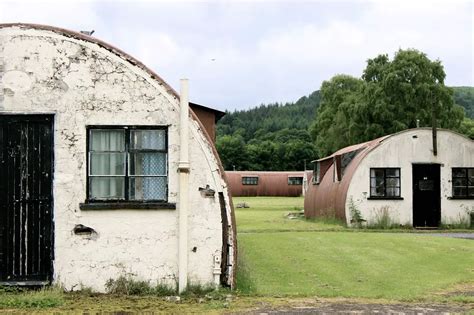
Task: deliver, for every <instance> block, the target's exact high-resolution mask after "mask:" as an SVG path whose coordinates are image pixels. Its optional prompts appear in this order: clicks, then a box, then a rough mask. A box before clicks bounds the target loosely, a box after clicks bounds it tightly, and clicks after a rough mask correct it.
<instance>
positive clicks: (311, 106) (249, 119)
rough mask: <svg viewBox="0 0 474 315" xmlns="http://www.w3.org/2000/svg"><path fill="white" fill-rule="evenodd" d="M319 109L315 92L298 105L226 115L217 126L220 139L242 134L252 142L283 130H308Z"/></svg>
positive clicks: (301, 100)
mask: <svg viewBox="0 0 474 315" xmlns="http://www.w3.org/2000/svg"><path fill="white" fill-rule="evenodd" d="M318 106H319V91H315V92H313V93H311V94H310V95H309V96H303V97H302V98H300V99H299V100H298V101H297V102H295V103H286V104H278V103H275V104H268V105H260V106H258V107H255V108H251V109H249V110H241V111H235V112H226V115H225V116H224V117H223V118H222V119H221V120H220V121H219V123H218V124H217V135H218V136H224V135H233V134H240V135H241V136H242V137H243V138H244V140H245V141H250V140H252V139H255V138H260V137H262V136H265V135H267V134H268V133H269V132H270V133H271V132H275V131H280V130H282V129H298V130H307V129H308V127H309V126H310V124H311V123H312V122H313V120H314V117H315V114H316V109H317V108H318Z"/></svg>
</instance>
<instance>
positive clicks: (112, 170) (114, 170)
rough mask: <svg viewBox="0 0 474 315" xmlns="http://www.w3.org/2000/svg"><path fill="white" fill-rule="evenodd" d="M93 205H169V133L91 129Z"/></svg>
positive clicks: (148, 129)
mask: <svg viewBox="0 0 474 315" xmlns="http://www.w3.org/2000/svg"><path fill="white" fill-rule="evenodd" d="M88 142H89V145H88V162H89V165H88V185H89V187H88V200H89V201H105V200H106V201H111V200H116V201H166V200H167V196H168V191H167V190H168V176H167V174H168V165H167V164H168V163H167V154H168V153H167V130H166V129H165V128H161V129H160V128H151V127H97V128H96V127H90V128H89V129H88Z"/></svg>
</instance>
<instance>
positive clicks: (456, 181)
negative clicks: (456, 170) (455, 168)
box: [453, 178, 467, 186]
mask: <svg viewBox="0 0 474 315" xmlns="http://www.w3.org/2000/svg"><path fill="white" fill-rule="evenodd" d="M453 186H467V179H466V178H453Z"/></svg>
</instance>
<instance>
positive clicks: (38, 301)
mask: <svg viewBox="0 0 474 315" xmlns="http://www.w3.org/2000/svg"><path fill="white" fill-rule="evenodd" d="M63 303H64V295H63V292H62V290H61V289H59V288H56V287H53V288H46V289H42V290H38V291H24V290H15V289H11V288H4V287H0V310H1V309H5V308H37V309H42V308H50V307H57V306H61V305H62V304H63Z"/></svg>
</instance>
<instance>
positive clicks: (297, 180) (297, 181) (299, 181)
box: [288, 177, 303, 185]
mask: <svg viewBox="0 0 474 315" xmlns="http://www.w3.org/2000/svg"><path fill="white" fill-rule="evenodd" d="M288 185H303V177H288Z"/></svg>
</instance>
